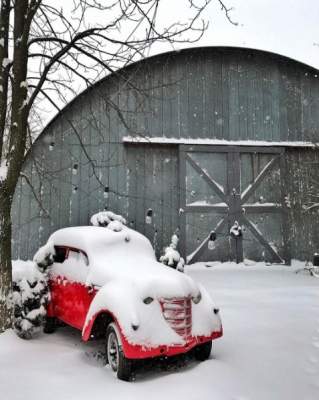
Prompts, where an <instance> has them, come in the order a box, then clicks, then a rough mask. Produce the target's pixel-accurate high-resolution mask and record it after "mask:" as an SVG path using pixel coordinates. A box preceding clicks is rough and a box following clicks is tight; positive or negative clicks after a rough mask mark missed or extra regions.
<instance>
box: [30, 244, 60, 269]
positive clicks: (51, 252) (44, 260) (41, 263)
mask: <svg viewBox="0 0 319 400" xmlns="http://www.w3.org/2000/svg"><path fill="white" fill-rule="evenodd" d="M54 256H55V249H54V244H53V242H51V241H48V242H47V243H46V244H45V245H44V246H42V247H40V248H39V250H38V251H37V252H36V253H35V255H34V257H33V261H34V262H35V263H36V264H37V266H38V269H39V270H40V271H41V272H45V271H46V269H47V268H48V267H49V266H50V265H52V264H53V263H54Z"/></svg>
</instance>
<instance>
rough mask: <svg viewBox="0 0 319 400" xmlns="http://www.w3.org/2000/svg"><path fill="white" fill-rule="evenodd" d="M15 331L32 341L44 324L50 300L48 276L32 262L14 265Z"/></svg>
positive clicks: (13, 303) (13, 300)
mask: <svg viewBox="0 0 319 400" xmlns="http://www.w3.org/2000/svg"><path fill="white" fill-rule="evenodd" d="M12 266H13V268H12V280H13V284H12V289H13V290H12V306H13V310H14V312H13V329H14V330H15V332H16V334H17V335H18V336H20V337H21V338H23V339H30V338H31V337H32V335H33V334H34V333H35V332H37V331H38V330H39V328H40V326H41V325H42V323H43V320H44V317H45V315H46V306H47V304H48V301H49V299H50V293H49V289H48V284H47V277H46V275H45V274H44V273H43V272H41V271H40V270H39V269H38V267H37V265H36V263H35V262H32V261H21V260H17V261H14V262H13V263H12Z"/></svg>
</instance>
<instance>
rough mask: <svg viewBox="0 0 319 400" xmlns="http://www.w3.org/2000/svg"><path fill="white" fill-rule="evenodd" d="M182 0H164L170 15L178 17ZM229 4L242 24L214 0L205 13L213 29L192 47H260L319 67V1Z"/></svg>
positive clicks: (229, 0) (240, 1)
mask: <svg viewBox="0 0 319 400" xmlns="http://www.w3.org/2000/svg"><path fill="white" fill-rule="evenodd" d="M180 1H181V0H163V2H164V3H166V4H165V8H167V11H169V14H170V15H175V16H178V10H179V8H180ZM225 4H227V5H228V7H231V6H232V7H234V10H233V11H232V13H231V15H232V17H233V20H234V21H237V22H238V23H239V25H238V26H232V25H231V24H230V23H229V22H228V21H227V20H226V18H225V17H224V15H223V13H222V12H221V11H220V7H219V6H218V2H217V0H216V1H215V0H214V1H213V3H212V4H211V5H210V6H209V8H208V9H207V12H206V14H205V16H206V17H207V19H209V21H210V27H209V29H208V31H207V32H206V34H205V37H204V38H202V40H201V41H200V42H199V43H197V44H195V45H194V44H192V45H191V46H198V45H205V46H206V45H229V46H240V47H251V48H257V49H262V50H268V51H273V52H275V53H279V54H283V55H286V56H288V57H291V58H294V59H297V60H299V61H302V62H304V63H306V64H309V65H312V66H314V67H316V68H319V1H318V0H225ZM163 5H164V4H163ZM182 47H188V46H186V45H183V46H182Z"/></svg>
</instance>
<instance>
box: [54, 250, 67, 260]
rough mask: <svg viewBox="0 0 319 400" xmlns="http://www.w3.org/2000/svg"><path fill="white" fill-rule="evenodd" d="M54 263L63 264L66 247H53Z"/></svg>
mask: <svg viewBox="0 0 319 400" xmlns="http://www.w3.org/2000/svg"><path fill="white" fill-rule="evenodd" d="M54 248H55V256H54V262H56V263H63V262H64V261H65V259H66V250H67V248H66V247H60V246H55V247H54Z"/></svg>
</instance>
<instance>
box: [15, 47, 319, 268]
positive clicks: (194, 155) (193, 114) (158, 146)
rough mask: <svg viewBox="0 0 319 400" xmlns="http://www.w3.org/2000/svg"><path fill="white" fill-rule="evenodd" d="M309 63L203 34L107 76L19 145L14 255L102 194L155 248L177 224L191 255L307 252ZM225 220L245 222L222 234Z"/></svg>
mask: <svg viewBox="0 0 319 400" xmlns="http://www.w3.org/2000/svg"><path fill="white" fill-rule="evenodd" d="M318 75H319V72H318V71H317V70H315V69H314V68H311V67H309V66H307V65H304V64H302V63H300V62H297V61H294V60H292V59H289V58H286V57H283V56H280V55H277V54H273V53H269V52H264V51H259V50H251V49H243V48H231V47H205V48H194V49H187V50H183V51H178V52H170V53H165V54H160V55H156V56H154V57H150V58H147V59H144V60H142V61H139V62H137V63H135V64H132V65H130V66H128V67H126V68H124V69H122V70H120V71H118V72H117V73H115V74H113V75H110V76H108V77H106V78H105V79H103V80H102V81H100V82H98V83H97V84H96V85H94V86H93V87H91V88H90V89H88V90H86V91H84V92H83V93H82V94H80V95H79V96H78V97H77V98H76V99H75V100H74V101H72V102H71V103H70V104H69V105H68V106H67V107H65V108H64V110H63V111H62V112H61V113H59V114H58V115H57V116H56V117H55V118H54V119H53V120H52V121H51V122H50V123H49V125H48V126H47V127H46V129H45V130H44V131H43V133H42V134H41V135H40V136H39V138H38V139H37V140H36V142H35V144H34V146H33V147H32V149H31V151H30V152H29V154H28V157H27V161H26V163H25V165H24V171H23V173H24V174H25V175H26V176H27V177H28V179H26V178H24V177H22V178H21V181H20V183H19V185H18V187H17V190H16V194H15V202H14V207H13V211H12V214H13V215H12V217H13V237H14V242H13V251H14V258H17V257H20V258H30V257H32V256H33V254H34V252H35V250H36V249H37V248H38V247H39V245H42V244H43V243H45V241H46V240H47V238H48V236H49V234H50V233H51V232H53V231H54V230H56V229H58V228H60V227H65V226H70V225H86V224H88V223H89V218H90V216H91V215H92V214H93V213H95V212H97V211H101V210H103V209H105V208H106V209H109V210H112V211H114V212H117V213H120V214H122V215H123V216H124V217H126V218H127V221H128V224H129V226H131V227H133V228H134V229H136V230H138V231H139V232H142V233H143V234H145V235H146V236H147V237H148V238H149V239H150V240H151V242H152V243H153V245H154V247H155V249H156V251H157V253H158V254H159V253H160V252H161V250H162V248H163V246H165V245H167V244H169V242H170V237H171V235H172V234H173V233H174V232H175V231H176V230H177V229H179V232H180V246H181V251H182V253H183V255H184V256H185V255H186V256H188V260H189V261H190V262H195V261H198V260H230V259H237V260H241V259H243V258H247V259H253V260H265V261H267V262H272V263H284V262H285V263H288V264H289V262H290V260H291V258H299V259H304V258H306V257H308V256H309V255H311V254H312V253H313V252H314V251H315V250H319V218H318V216H319V211H318V210H319V208H317V207H316V204H315V203H316V197H315V195H318V194H319V183H318V176H319V175H318V173H319V151H318V150H317V148H316V146H315V145H313V143H315V142H318V141H319V140H318V130H319V78H318ZM28 180H29V181H30V182H31V183H32V187H31V186H30V184H29V183H28ZM146 217H148V218H146ZM236 221H237V222H238V224H239V225H240V226H241V228H242V235H238V236H236V235H231V234H230V230H231V228H232V227H233V225H234V223H235V222H236ZM213 239H216V240H213Z"/></svg>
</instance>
